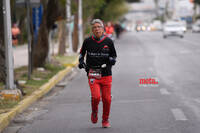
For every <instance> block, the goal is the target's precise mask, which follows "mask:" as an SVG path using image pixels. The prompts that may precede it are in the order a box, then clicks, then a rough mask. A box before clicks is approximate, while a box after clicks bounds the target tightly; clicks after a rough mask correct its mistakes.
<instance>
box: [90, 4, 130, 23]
mask: <svg viewBox="0 0 200 133" xmlns="http://www.w3.org/2000/svg"><path fill="white" fill-rule="evenodd" d="M125 2H126V1H125V0H104V3H103V4H102V6H101V7H100V9H99V11H98V12H97V13H95V16H94V17H95V18H100V19H102V20H104V21H106V22H107V21H115V20H117V19H119V18H120V17H121V16H122V15H123V14H124V13H126V12H127V11H128V8H127V6H126V4H125Z"/></svg>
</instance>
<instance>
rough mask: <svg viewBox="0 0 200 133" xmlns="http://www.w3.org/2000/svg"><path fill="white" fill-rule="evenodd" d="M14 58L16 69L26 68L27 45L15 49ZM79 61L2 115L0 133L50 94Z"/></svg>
mask: <svg viewBox="0 0 200 133" xmlns="http://www.w3.org/2000/svg"><path fill="white" fill-rule="evenodd" d="M13 53H14V58H15V68H17V67H20V66H25V65H27V64H28V63H27V62H28V59H27V58H28V56H27V55H28V48H27V45H23V46H19V47H16V48H13ZM16 57H17V58H16ZM77 64H78V59H76V60H74V61H73V62H72V63H71V65H68V66H67V67H66V68H65V69H64V70H61V71H60V72H58V73H57V74H56V75H55V76H53V77H52V78H51V79H50V80H49V81H48V82H47V83H45V84H44V85H42V86H41V87H40V88H38V89H37V90H36V91H34V92H33V93H32V94H31V95H30V96H27V97H25V98H24V99H23V100H22V101H20V102H19V103H18V105H16V106H15V107H14V108H12V109H11V110H10V111H9V112H6V113H2V114H0V133H1V131H3V129H4V128H6V127H7V126H8V125H9V123H10V121H11V120H12V119H13V118H14V117H15V116H16V115H17V114H19V113H20V112H23V111H24V110H25V109H26V108H27V107H28V106H30V105H31V104H33V103H34V102H35V101H37V100H38V99H39V98H41V97H42V96H44V95H45V94H46V93H48V92H49V91H50V90H51V89H52V88H53V87H54V86H55V85H56V84H57V83H58V82H60V81H61V80H62V79H63V78H64V77H65V76H67V75H68V73H69V72H70V71H71V70H72V68H73V67H74V66H77Z"/></svg>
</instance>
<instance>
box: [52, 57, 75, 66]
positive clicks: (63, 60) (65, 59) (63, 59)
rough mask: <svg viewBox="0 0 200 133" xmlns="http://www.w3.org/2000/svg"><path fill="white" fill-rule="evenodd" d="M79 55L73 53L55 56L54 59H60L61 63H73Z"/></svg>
mask: <svg viewBox="0 0 200 133" xmlns="http://www.w3.org/2000/svg"><path fill="white" fill-rule="evenodd" d="M77 57H78V55H73V56H60V55H58V56H54V59H56V60H57V61H59V62H60V63H61V64H63V65H64V64H69V65H70V64H72V63H73V62H74V61H75V60H76V59H77Z"/></svg>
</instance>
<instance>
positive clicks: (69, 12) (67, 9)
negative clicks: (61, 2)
mask: <svg viewBox="0 0 200 133" xmlns="http://www.w3.org/2000/svg"><path fill="white" fill-rule="evenodd" d="M66 15H67V30H68V34H67V36H68V38H67V40H68V44H69V53H70V54H72V53H73V49H72V30H71V0H67V1H66Z"/></svg>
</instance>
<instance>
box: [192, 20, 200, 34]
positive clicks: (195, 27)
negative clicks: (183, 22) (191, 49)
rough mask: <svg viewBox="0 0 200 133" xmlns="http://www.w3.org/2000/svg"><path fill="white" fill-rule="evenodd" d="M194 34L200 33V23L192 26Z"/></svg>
mask: <svg viewBox="0 0 200 133" xmlns="http://www.w3.org/2000/svg"><path fill="white" fill-rule="evenodd" d="M192 32H200V22H199V23H195V24H193V25H192Z"/></svg>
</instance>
